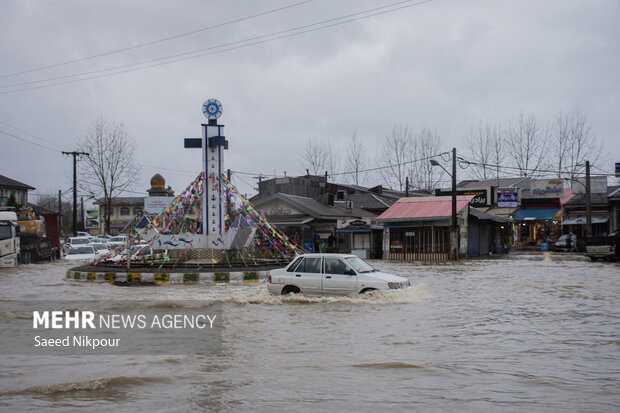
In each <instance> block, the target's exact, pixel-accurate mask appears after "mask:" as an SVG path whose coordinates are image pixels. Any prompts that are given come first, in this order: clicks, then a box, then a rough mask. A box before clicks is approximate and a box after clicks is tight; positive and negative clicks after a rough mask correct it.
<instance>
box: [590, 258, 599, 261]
mask: <svg viewBox="0 0 620 413" xmlns="http://www.w3.org/2000/svg"><path fill="white" fill-rule="evenodd" d="M590 259H591V260H592V261H598V257H590Z"/></svg>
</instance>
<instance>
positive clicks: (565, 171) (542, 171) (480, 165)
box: [458, 158, 613, 178]
mask: <svg viewBox="0 0 620 413" xmlns="http://www.w3.org/2000/svg"><path fill="white" fill-rule="evenodd" d="M458 161H459V162H461V163H465V164H468V165H474V166H479V167H487V168H493V169H500V170H513V171H514V170H516V171H520V172H523V169H522V168H519V167H517V166H504V165H493V164H488V163H481V162H472V161H468V160H466V159H463V158H458ZM526 172H528V173H550V174H557V173H558V170H550V169H531V170H529V171H526ZM559 172H560V174H571V173H573V172H575V171H570V170H568V169H564V170H560V171H559ZM598 176H613V174H598ZM522 177H524V176H520V178H522Z"/></svg>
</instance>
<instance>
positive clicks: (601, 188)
mask: <svg viewBox="0 0 620 413" xmlns="http://www.w3.org/2000/svg"><path fill="white" fill-rule="evenodd" d="M571 188H572V189H573V194H585V193H586V178H585V177H584V176H580V177H578V178H577V179H575V180H574V181H573V182H571ZM590 193H591V194H606V193H607V177H606V176H591V177H590Z"/></svg>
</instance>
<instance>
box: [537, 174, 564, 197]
mask: <svg viewBox="0 0 620 413" xmlns="http://www.w3.org/2000/svg"><path fill="white" fill-rule="evenodd" d="M531 182H532V186H531V187H530V194H531V197H532V198H560V197H561V196H562V195H563V194H564V181H563V180H562V179H532V181H531Z"/></svg>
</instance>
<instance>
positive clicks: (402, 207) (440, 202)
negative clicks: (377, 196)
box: [377, 195, 474, 221]
mask: <svg viewBox="0 0 620 413" xmlns="http://www.w3.org/2000/svg"><path fill="white" fill-rule="evenodd" d="M473 198H474V195H458V196H457V197H456V211H457V213H458V212H460V211H461V210H462V209H463V208H465V207H466V206H467V205H468V204H469V202H470V201H471V200H472V199H473ZM451 215H452V197H451V196H429V197H415V198H401V199H399V200H398V201H397V202H396V203H395V204H394V205H392V206H391V207H389V208H388V209H387V210H386V211H385V212H384V213H383V214H381V215H379V217H378V218H377V219H379V220H386V221H389V220H397V221H402V220H406V219H420V218H445V217H450V216H451Z"/></svg>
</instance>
